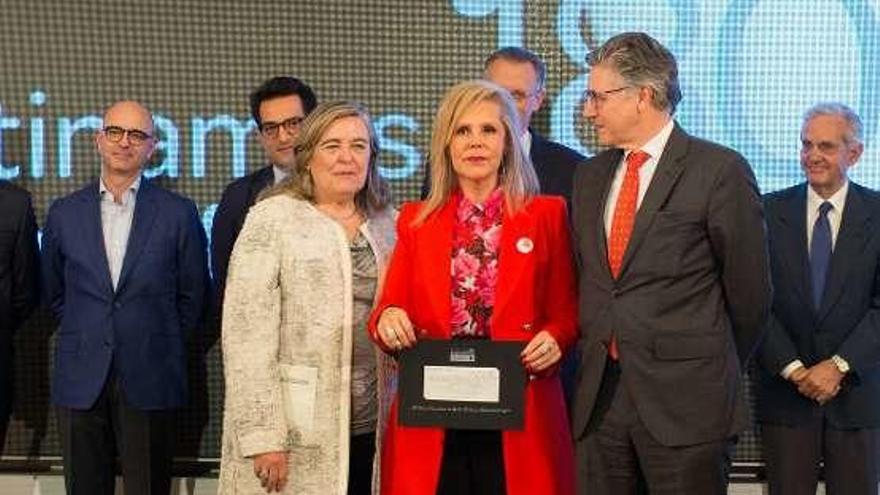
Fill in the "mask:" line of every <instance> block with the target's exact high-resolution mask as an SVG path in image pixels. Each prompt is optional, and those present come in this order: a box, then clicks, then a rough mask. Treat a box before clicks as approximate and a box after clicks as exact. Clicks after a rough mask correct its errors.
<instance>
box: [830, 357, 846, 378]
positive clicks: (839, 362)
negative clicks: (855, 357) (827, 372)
mask: <svg viewBox="0 0 880 495" xmlns="http://www.w3.org/2000/svg"><path fill="white" fill-rule="evenodd" d="M831 362H832V363H834V366H837V370H838V371H840V372H841V373H843V374H844V375H845V374H847V373H849V363H847V362H846V359H843V358H842V357H840V355H838V354H835V355H833V356H831Z"/></svg>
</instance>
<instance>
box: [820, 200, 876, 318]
mask: <svg viewBox="0 0 880 495" xmlns="http://www.w3.org/2000/svg"><path fill="white" fill-rule="evenodd" d="M870 220H871V217H870V215H869V214H868V210H867V208H865V205H864V203H863V202H862V196H861V191H859V189H858V186H857V185H856V184H853V183H850V185H849V191H848V192H847V196H846V205H845V206H844V209H843V218H842V219H841V222H840V231H839V232H838V234H837V242H835V244H834V253H832V255H831V266H830V267H829V273H828V280H827V282H826V283H825V291H824V293H823V294H822V304H821V306H820V308H819V312H818V314H817V321H818V322H820V323H821V321H822V319H823V318H825V317H826V316H828V312H829V311H830V310H831V308H833V307H834V303H836V302H837V299H839V298H840V296H841V295H842V294H843V289H844V286H845V285H846V283H845V282H846V275H847V270H849V269H850V268H851V267H852V266H853V265H855V264H856V260H858V258H859V256H860V255H861V253H862V251H863V250H864V248H865V240H866V235H865V232H870V227H868V226H866V225H865V224H866V223H869V222H870Z"/></svg>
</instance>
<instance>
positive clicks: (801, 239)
mask: <svg viewBox="0 0 880 495" xmlns="http://www.w3.org/2000/svg"><path fill="white" fill-rule="evenodd" d="M806 202H807V185H806V183H803V184H800V185H797V186H795V187H791V188H788V189H784V190H782V191H777V192H775V193H772V194H768V195H766V196H765V198H764V205H765V211H766V214H767V230H768V237H769V240H770V262H771V267H772V276H773V286H774V289H775V290H774V297H773V307H772V315H771V318H770V320H769V324H768V327H769V328H768V331H767V337H766V340H765V341H764V343H763V345H762V346H761V350H760V353H759V358H760V359H759V361H760V364H761V366H759V367H758V368H759V369H758V380H757V384H758V387H757V392H758V393H757V397H756V398H757V406H758V407H757V412H758V418H759V419H760V420H761V421H763V422H768V423H781V424H788V425H797V424H803V423H805V422H807V421H810V420H811V419H815V418H817V417H823V416H824V417H825V418H826V419H827V420H828V421H829V423H831V424H832V425H834V426H835V427H836V428H877V427H880V366H878V365H880V194H878V193H877V192H876V191H872V190H870V189H867V188H865V187H862V186H859V185H858V184H855V183H853V182H850V184H849V191H848V192H847V196H846V206H844V210H843V219H842V221H841V224H840V231H839V232H838V234H837V242H836V243H835V245H834V253H833V254H832V258H831V267H830V268H829V270H830V271H829V273H828V279H827V282H826V286H825V292H824V295H823V297H822V303H821V305H820V307H819V309H818V310H815V309H814V308H813V303H812V296H811V294H812V288H811V282H810V264H809V254H808V250H807V228H808V226H807V203H806ZM834 354H839V355H840V356H841V357H843V358H844V359H845V360H846V361H847V362H848V363H849V364H850V367H851V368H852V371H851V373H849V374H848V375H847V377H846V378H845V379H844V382H843V385H842V390H841V392H840V393H839V394H838V395H837V397H835V398H834V399H832V400H831V402H829V403H828V404H827V405H825V406H819V405H818V404H816V403H815V402H813V401H812V400H810V399H808V398H806V397H804V396H803V395H801V394H800V393H798V391H797V388H796V387H795V386H794V385H793V384H791V383H790V382H788V381H786V380H784V379H783V378H782V377H781V376H780V372H781V371H782V369H783V368H784V367H785V366H786V365H788V364H789V363H790V362H792V361H793V360H795V359H800V360H801V361H803V362H804V365H806V366H808V367H809V366H812V365H814V364H816V363H818V362H820V361H823V360H825V359H828V358H829V357H831V356H832V355H834Z"/></svg>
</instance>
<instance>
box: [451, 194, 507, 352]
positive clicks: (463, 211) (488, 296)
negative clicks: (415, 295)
mask: <svg viewBox="0 0 880 495" xmlns="http://www.w3.org/2000/svg"><path fill="white" fill-rule="evenodd" d="M456 196H457V198H456V199H457V201H458V207H457V209H456V216H455V227H454V230H453V235H452V337H453V338H489V335H490V329H489V319H490V318H491V317H492V308H493V307H494V306H495V286H496V284H497V281H498V251H499V249H498V246H499V243H500V240H501V219H502V217H503V208H502V206H503V203H504V196H503V194H502V192H501V189H495V191H493V192H492V194H490V195H489V197H488V198H487V199H486V201H485V202H484V203H483V204H482V205H479V204H475V203H472V202H471V201H470V200H468V199H467V198H465V197H464V196H463V195H462V194H461V193H460V192H458V193H457V194H456Z"/></svg>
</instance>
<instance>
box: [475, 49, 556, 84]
mask: <svg viewBox="0 0 880 495" xmlns="http://www.w3.org/2000/svg"><path fill="white" fill-rule="evenodd" d="M496 60H507V61H508V62H518V63H521V64H532V68H533V69H535V75H537V76H538V77H537V79H538V89H544V82H545V81H546V80H547V66H546V65H545V64H544V61H543V60H541V57H539V56H537V55H535V53H534V52H531V51H529V50H526V49H525V48H522V47H519V46H505V47H504V48H499V49H498V50H495V51H494V52H492V53H491V54H490V55H489V57H488V58H486V61H485V62H484V63H483V69H484V70H488V69H489V66H490V65H492V62H494V61H496Z"/></svg>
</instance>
